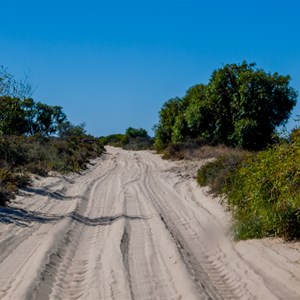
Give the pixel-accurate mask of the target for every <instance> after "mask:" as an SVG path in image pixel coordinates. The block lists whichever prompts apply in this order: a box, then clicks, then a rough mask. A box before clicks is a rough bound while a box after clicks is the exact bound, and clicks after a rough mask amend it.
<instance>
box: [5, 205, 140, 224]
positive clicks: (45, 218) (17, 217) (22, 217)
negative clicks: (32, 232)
mask: <svg viewBox="0 0 300 300" xmlns="http://www.w3.org/2000/svg"><path fill="white" fill-rule="evenodd" d="M64 218H71V219H72V220H73V221H75V222H79V223H81V224H84V225H86V226H107V225H111V224H112V223H113V222H115V221H117V220H119V219H123V218H124V219H127V220H143V219H145V218H144V217H140V216H128V215H125V214H118V215H114V216H103V217H98V218H89V217H85V216H82V215H80V214H79V213H77V212H76V211H75V212H73V213H70V214H67V215H47V214H45V213H42V212H36V211H27V210H25V209H22V208H16V207H10V206H6V207H0V224H1V223H2V224H12V223H14V224H16V225H18V226H22V227H28V226H30V224H31V223H36V222H37V223H51V222H56V221H59V220H62V219H64Z"/></svg>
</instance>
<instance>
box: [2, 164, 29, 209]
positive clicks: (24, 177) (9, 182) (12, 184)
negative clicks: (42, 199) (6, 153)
mask: <svg viewBox="0 0 300 300" xmlns="http://www.w3.org/2000/svg"><path fill="white" fill-rule="evenodd" d="M29 184H30V177H29V175H28V174H26V173H17V174H16V173H13V172H12V171H10V170H9V169H7V168H0V205H5V204H6V203H7V202H8V201H9V200H10V199H12V198H14V195H15V194H16V193H17V191H18V188H24V187H26V186H27V185H29Z"/></svg>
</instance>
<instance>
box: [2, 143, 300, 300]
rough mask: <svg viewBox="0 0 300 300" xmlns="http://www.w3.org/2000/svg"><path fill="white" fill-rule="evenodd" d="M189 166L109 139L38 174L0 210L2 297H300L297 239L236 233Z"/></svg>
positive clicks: (299, 249)
mask: <svg viewBox="0 0 300 300" xmlns="http://www.w3.org/2000/svg"><path fill="white" fill-rule="evenodd" d="M181 169H182V163H175V162H168V161H163V160H161V159H160V157H158V156H157V155H154V154H152V153H150V152H133V151H131V152H128V151H123V150H120V149H115V148H110V147H109V148H108V153H107V154H106V155H105V156H104V157H102V158H101V159H99V160H97V161H96V162H95V165H94V166H92V167H91V168H90V169H89V170H88V171H86V172H85V173H84V174H81V175H73V176H69V177H62V176H61V177H50V178H47V179H44V180H43V181H41V182H40V183H39V184H37V183H35V185H34V186H33V187H32V188H30V189H28V190H27V192H26V195H25V196H23V197H19V198H18V200H17V201H16V202H15V203H14V204H13V205H12V206H11V207H8V208H3V209H1V210H0V220H1V221H0V228H1V229H0V299H63V300H65V299H135V300H137V299H188V300H189V299H299V298H300V246H299V243H293V244H283V242H282V241H280V240H270V239H267V240H262V241H247V242H239V243H235V242H233V241H232V239H231V238H230V236H229V235H228V232H227V231H228V226H229V218H228V215H227V214H226V213H225V212H224V209H223V208H222V207H221V205H220V204H219V202H218V201H217V199H211V198H210V197H209V196H207V195H206V193H205V191H204V190H203V189H200V188H199V187H197V185H196V183H195V181H194V180H193V178H191V177H190V176H188V175H187V174H184V172H183V173H182V172H181ZM185 169H186V165H185ZM182 170H183V169H182ZM186 175H187V176H186Z"/></svg>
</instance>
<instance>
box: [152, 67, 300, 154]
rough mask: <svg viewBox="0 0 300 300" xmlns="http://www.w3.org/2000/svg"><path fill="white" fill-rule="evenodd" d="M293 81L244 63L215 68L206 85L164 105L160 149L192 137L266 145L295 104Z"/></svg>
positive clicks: (158, 134) (157, 131)
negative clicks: (291, 82)
mask: <svg viewBox="0 0 300 300" xmlns="http://www.w3.org/2000/svg"><path fill="white" fill-rule="evenodd" d="M289 82H290V77H289V76H281V75H279V74H278V73H274V74H270V73H266V72H265V71H263V70H261V69H258V68H256V66H255V65H254V64H247V63H246V62H243V63H242V64H228V65H225V66H224V67H223V68H221V69H218V70H215V71H214V72H213V73H212V76H211V78H210V80H209V82H208V84H207V85H204V84H198V85H195V86H193V87H192V88H190V89H189V90H188V91H187V93H186V95H185V96H184V97H183V98H173V99H170V100H168V101H167V102H166V103H164V105H163V107H162V109H161V111H160V113H159V123H158V125H156V127H155V146H156V149H158V150H161V149H163V148H165V147H166V146H167V145H168V144H169V143H180V142H185V141H187V140H189V139H194V138H197V139H199V140H202V141H203V143H205V144H209V145H217V144H224V145H228V146H233V147H242V148H245V149H251V150H259V149H263V148H265V147H266V146H267V145H268V144H271V143H272V142H273V135H274V133H275V130H276V127H278V126H279V125H282V124H284V123H285V122H286V121H287V119H288V117H289V115H290V112H291V110H292V108H293V107H294V106H295V104H296V96H297V95H296V92H295V91H294V89H293V88H291V87H290V86H289Z"/></svg>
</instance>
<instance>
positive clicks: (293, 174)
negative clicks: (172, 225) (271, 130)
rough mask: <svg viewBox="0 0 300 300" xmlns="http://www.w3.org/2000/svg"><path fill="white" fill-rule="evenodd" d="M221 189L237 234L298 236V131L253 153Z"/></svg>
mask: <svg viewBox="0 0 300 300" xmlns="http://www.w3.org/2000/svg"><path fill="white" fill-rule="evenodd" d="M224 191H225V194H226V195H227V197H228V203H229V205H230V208H231V209H232V211H233V213H234V217H235V220H236V221H235V224H234V232H235V236H236V238H238V239H246V238H259V237H264V236H281V237H283V238H285V239H287V240H290V239H294V238H300V139H299V135H298V137H297V135H296V134H295V133H294V134H293V139H292V141H291V142H290V143H284V144H280V145H276V146H274V147H272V148H269V149H268V150H266V151H262V152H260V153H258V154H257V155H255V156H253V157H252V158H251V160H249V161H248V162H247V163H246V164H244V165H242V166H240V167H239V168H238V169H237V171H236V172H234V173H231V175H230V178H229V180H227V181H226V187H225V190H224Z"/></svg>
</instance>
